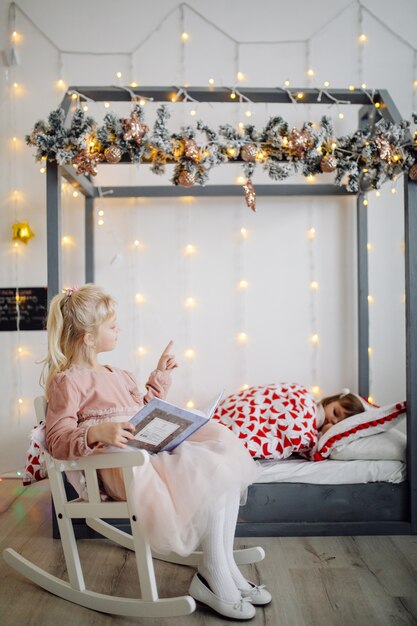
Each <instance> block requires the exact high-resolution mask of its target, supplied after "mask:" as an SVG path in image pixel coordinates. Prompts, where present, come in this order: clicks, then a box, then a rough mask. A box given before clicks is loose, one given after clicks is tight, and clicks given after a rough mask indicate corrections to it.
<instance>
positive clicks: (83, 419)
mask: <svg viewBox="0 0 417 626" xmlns="http://www.w3.org/2000/svg"><path fill="white" fill-rule="evenodd" d="M170 384H171V375H170V374H169V373H168V372H161V371H158V370H156V371H154V372H152V374H151V375H150V377H149V380H148V382H147V383H146V388H147V393H146V394H145V395H142V394H141V393H140V392H139V390H138V387H137V385H136V382H135V380H134V377H133V375H132V374H130V373H129V372H127V371H125V370H121V369H118V368H114V367H109V366H106V369H103V370H93V369H89V368H86V367H83V366H78V365H75V366H72V367H71V368H70V369H68V370H66V371H65V372H62V373H60V374H57V375H56V376H55V377H54V378H53V380H52V382H51V385H50V389H49V402H48V410H47V414H46V437H47V444H48V448H49V451H50V453H51V454H52V456H53V457H55V458H56V459H75V458H77V457H80V456H85V455H89V454H97V453H103V452H104V451H103V448H101V447H100V446H95V447H89V446H88V445H87V431H88V428H89V427H90V426H91V425H93V424H97V423H99V422H102V421H127V420H129V419H130V418H131V417H133V415H134V414H135V413H136V412H137V411H138V409H139V408H141V407H142V406H143V405H144V404H146V403H147V402H149V400H151V399H152V398H153V397H159V398H165V397H166V395H167V392H168V389H169V387H170ZM259 474H260V469H259V466H258V464H257V463H256V462H255V461H254V460H253V459H252V458H251V456H250V454H249V452H248V451H247V450H246V448H245V447H244V446H243V444H242V443H241V442H240V441H239V440H238V438H237V437H236V436H235V435H234V434H233V433H232V432H231V431H230V430H229V429H228V428H226V427H225V426H223V425H221V424H218V423H216V422H209V423H208V424H206V425H205V426H203V427H201V428H200V429H199V430H197V431H196V432H195V433H194V434H193V435H192V436H191V437H189V438H188V439H187V440H186V441H184V442H182V443H181V444H180V445H179V446H178V447H177V448H175V449H174V450H173V451H172V452H159V453H158V454H153V455H151V457H150V462H149V463H148V464H147V465H145V466H143V467H136V468H135V497H136V498H137V499H138V501H139V503H140V514H139V518H140V523H141V524H142V527H143V529H144V530H145V532H146V535H147V537H148V540H149V542H150V544H151V546H152V548H154V549H155V550H156V551H158V552H162V553H168V552H176V553H177V554H181V555H187V554H189V553H190V552H192V551H193V550H195V549H196V548H197V546H198V545H199V543H200V541H201V537H202V535H203V534H204V532H205V529H206V525H207V514H208V512H209V511H210V510H211V509H213V508H214V509H216V507H217V506H218V499H219V497H221V496H224V495H226V497H227V495H228V494H231V493H236V492H237V491H239V492H240V493H241V494H243V493H244V492H245V490H246V488H247V486H248V485H250V484H251V483H252V482H254V481H255V480H256V478H257V477H258V476H259ZM100 478H101V481H102V485H103V488H104V491H105V492H106V494H107V495H109V496H110V497H111V498H112V499H114V500H123V499H124V498H125V492H124V486H123V479H122V473H121V470H119V469H114V470H101V471H100ZM79 491H80V493H81V491H82V490H81V489H80V490H79Z"/></svg>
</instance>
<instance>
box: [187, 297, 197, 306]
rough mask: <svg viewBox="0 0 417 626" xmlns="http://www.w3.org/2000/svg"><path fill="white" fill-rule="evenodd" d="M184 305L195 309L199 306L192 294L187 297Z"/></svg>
mask: <svg viewBox="0 0 417 626" xmlns="http://www.w3.org/2000/svg"><path fill="white" fill-rule="evenodd" d="M184 306H185V307H186V308H187V309H194V308H195V307H196V306H197V302H196V299H195V298H193V297H192V296H188V298H186V299H185V302H184Z"/></svg>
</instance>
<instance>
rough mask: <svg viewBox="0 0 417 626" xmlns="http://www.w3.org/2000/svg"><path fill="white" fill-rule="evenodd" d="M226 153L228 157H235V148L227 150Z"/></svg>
mask: <svg viewBox="0 0 417 626" xmlns="http://www.w3.org/2000/svg"><path fill="white" fill-rule="evenodd" d="M226 152H227V154H228V155H229V156H230V157H234V156H236V155H237V148H232V147H230V148H227V149H226Z"/></svg>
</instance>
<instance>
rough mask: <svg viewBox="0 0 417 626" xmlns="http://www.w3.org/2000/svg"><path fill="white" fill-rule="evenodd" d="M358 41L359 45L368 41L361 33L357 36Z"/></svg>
mask: <svg viewBox="0 0 417 626" xmlns="http://www.w3.org/2000/svg"><path fill="white" fill-rule="evenodd" d="M358 41H359V43H366V42H367V41H368V37H367V36H366V35H365V33H362V34H360V35H359V37H358Z"/></svg>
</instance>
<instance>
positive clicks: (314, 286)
mask: <svg viewBox="0 0 417 626" xmlns="http://www.w3.org/2000/svg"><path fill="white" fill-rule="evenodd" d="M318 288H319V284H318V282H317V281H316V280H312V281H311V283H310V289H313V290H314V291H317V289H318Z"/></svg>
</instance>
